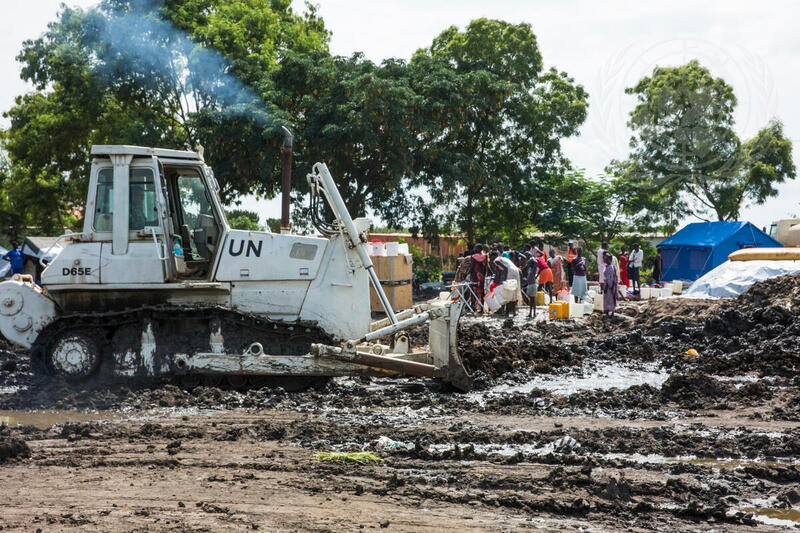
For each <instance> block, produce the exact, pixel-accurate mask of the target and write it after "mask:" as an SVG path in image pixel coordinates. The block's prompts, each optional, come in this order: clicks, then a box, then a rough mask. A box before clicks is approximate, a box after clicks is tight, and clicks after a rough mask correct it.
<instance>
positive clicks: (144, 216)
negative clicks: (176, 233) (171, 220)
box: [128, 168, 158, 231]
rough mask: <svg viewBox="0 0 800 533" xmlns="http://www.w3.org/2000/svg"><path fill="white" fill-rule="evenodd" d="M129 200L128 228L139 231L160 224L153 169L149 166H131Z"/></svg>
mask: <svg viewBox="0 0 800 533" xmlns="http://www.w3.org/2000/svg"><path fill="white" fill-rule="evenodd" d="M129 183H130V190H129V197H128V201H129V202H130V210H129V211H128V230H129V231H137V230H141V229H144V227H145V226H158V205H157V204H156V185H155V180H154V179H153V171H152V170H151V169H149V168H131V174H130V180H129Z"/></svg>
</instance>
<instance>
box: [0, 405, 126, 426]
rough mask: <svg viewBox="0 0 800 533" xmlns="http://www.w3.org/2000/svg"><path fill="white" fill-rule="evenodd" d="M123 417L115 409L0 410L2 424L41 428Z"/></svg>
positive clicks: (0, 423)
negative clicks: (85, 410)
mask: <svg viewBox="0 0 800 533" xmlns="http://www.w3.org/2000/svg"><path fill="white" fill-rule="evenodd" d="M121 418H123V415H122V414H121V413H117V412H114V411H93V412H81V411H72V410H61V411H0V425H2V424H5V425H7V426H34V427H37V428H39V429H46V428H49V427H50V426H53V425H56V424H66V423H68V422H104V421H108V420H119V419H121Z"/></svg>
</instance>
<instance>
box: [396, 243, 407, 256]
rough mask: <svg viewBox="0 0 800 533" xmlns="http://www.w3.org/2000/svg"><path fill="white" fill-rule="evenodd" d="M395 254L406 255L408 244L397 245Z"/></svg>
mask: <svg viewBox="0 0 800 533" xmlns="http://www.w3.org/2000/svg"><path fill="white" fill-rule="evenodd" d="M397 253H398V254H403V255H408V243H407V242H401V243H398V247H397Z"/></svg>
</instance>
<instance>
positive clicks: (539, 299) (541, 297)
mask: <svg viewBox="0 0 800 533" xmlns="http://www.w3.org/2000/svg"><path fill="white" fill-rule="evenodd" d="M536 305H544V291H539V292H537V293H536Z"/></svg>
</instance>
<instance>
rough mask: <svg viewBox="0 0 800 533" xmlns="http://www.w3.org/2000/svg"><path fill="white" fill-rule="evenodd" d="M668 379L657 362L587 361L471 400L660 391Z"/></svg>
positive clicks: (507, 385) (666, 373) (476, 396)
mask: <svg viewBox="0 0 800 533" xmlns="http://www.w3.org/2000/svg"><path fill="white" fill-rule="evenodd" d="M668 378H669V372H666V371H664V370H663V369H661V368H660V366H659V365H658V364H656V363H640V364H636V365H626V364H621V363H616V362H607V361H591V360H588V361H585V362H584V363H583V365H582V367H581V369H580V370H578V371H569V372H565V373H563V374H536V375H534V376H532V378H531V379H530V380H528V381H525V382H524V383H519V384H509V383H503V384H500V385H497V386H495V387H492V388H491V389H489V390H488V391H485V392H482V393H474V394H472V395H469V396H471V397H472V398H475V399H478V398H480V397H481V396H485V395H490V396H492V395H503V394H514V393H520V394H527V393H529V392H531V391H532V390H534V389H543V390H547V391H549V392H552V393H553V394H562V395H565V396H569V395H571V394H575V393H577V392H580V391H585V390H609V389H613V388H617V389H619V390H625V389H628V388H630V387H633V386H636V385H651V386H652V387H655V388H661V385H663V384H664V382H665V381H666V380H667V379H668Z"/></svg>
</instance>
